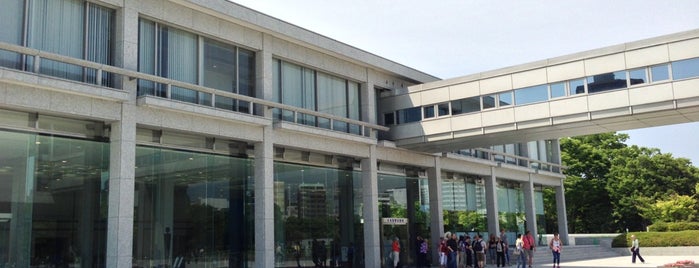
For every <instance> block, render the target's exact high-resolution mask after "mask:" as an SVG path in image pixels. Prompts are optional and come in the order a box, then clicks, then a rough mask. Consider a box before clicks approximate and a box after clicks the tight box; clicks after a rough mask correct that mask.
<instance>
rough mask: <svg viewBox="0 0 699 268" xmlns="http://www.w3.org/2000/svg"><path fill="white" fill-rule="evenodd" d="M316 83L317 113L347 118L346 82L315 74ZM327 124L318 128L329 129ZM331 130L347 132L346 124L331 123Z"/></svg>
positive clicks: (330, 76)
mask: <svg viewBox="0 0 699 268" xmlns="http://www.w3.org/2000/svg"><path fill="white" fill-rule="evenodd" d="M316 76H317V83H318V90H317V91H318V93H317V94H318V103H317V105H318V111H319V112H322V113H328V114H332V115H337V116H341V117H347V85H346V83H347V80H344V79H341V78H338V77H335V76H332V75H329V74H324V73H319V72H318V73H316ZM327 124H328V123H327V122H319V126H320V127H325V128H330V126H329V125H327ZM332 129H333V130H337V131H347V123H343V122H339V121H333V126H332Z"/></svg>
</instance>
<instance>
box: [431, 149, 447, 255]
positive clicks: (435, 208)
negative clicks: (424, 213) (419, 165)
mask: <svg viewBox="0 0 699 268" xmlns="http://www.w3.org/2000/svg"><path fill="white" fill-rule="evenodd" d="M427 186H428V188H429V191H430V242H431V243H430V245H429V246H430V248H431V249H432V250H431V251H432V260H433V262H434V263H436V262H438V261H439V238H440V237H441V236H442V235H443V234H444V212H443V207H442V168H441V166H440V159H439V157H435V158H434V167H430V168H427Z"/></svg>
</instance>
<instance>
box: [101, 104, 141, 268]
mask: <svg viewBox="0 0 699 268" xmlns="http://www.w3.org/2000/svg"><path fill="white" fill-rule="evenodd" d="M130 106H132V105H131V104H126V103H125V104H123V105H122V116H121V117H122V118H121V120H120V121H118V122H115V123H112V132H111V137H110V139H111V141H110V146H109V150H110V156H109V159H110V163H109V212H108V217H107V227H108V228H107V267H112V268H116V267H124V268H127V267H131V266H132V265H131V261H132V254H133V246H132V245H133V220H134V218H133V215H134V208H133V204H134V193H135V191H134V185H135V183H134V166H135V159H136V148H135V146H136V124H135V123H134V122H135V121H134V107H130Z"/></svg>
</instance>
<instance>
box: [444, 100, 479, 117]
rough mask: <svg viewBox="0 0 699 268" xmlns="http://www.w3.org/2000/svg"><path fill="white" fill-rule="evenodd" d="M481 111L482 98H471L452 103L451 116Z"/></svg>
mask: <svg viewBox="0 0 699 268" xmlns="http://www.w3.org/2000/svg"><path fill="white" fill-rule="evenodd" d="M480 110H481V98H480V97H470V98H466V99H460V100H454V101H452V102H451V114H452V115H457V114H464V113H471V112H477V111H480Z"/></svg>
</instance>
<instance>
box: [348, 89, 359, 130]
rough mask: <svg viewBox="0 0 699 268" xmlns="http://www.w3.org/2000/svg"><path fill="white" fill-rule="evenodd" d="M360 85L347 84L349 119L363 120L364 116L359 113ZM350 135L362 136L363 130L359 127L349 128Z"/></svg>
mask: <svg viewBox="0 0 699 268" xmlns="http://www.w3.org/2000/svg"><path fill="white" fill-rule="evenodd" d="M359 106H360V103H359V83H356V82H347V110H348V112H349V114H347V117H348V118H349V119H354V120H361V119H362V115H361V113H360V112H359ZM349 131H350V133H354V134H361V129H360V127H359V126H358V125H350V126H349Z"/></svg>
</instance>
